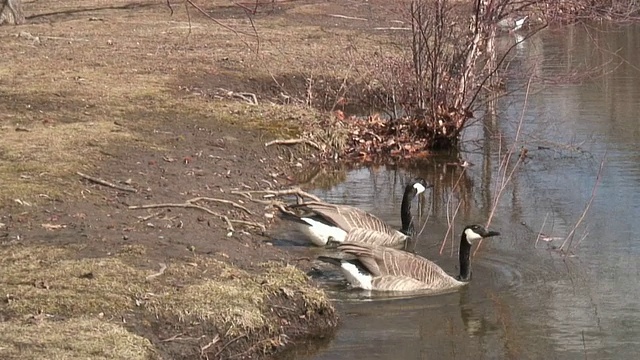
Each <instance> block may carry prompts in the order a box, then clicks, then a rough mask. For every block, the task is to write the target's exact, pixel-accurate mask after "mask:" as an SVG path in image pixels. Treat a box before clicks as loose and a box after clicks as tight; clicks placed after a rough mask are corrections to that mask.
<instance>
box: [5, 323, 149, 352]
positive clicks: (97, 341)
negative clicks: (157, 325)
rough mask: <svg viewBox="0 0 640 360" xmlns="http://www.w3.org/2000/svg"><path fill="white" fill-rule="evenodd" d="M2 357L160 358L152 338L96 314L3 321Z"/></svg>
mask: <svg viewBox="0 0 640 360" xmlns="http://www.w3.org/2000/svg"><path fill="white" fill-rule="evenodd" d="M0 344H1V345H0V357H2V358H3V359H5V360H13V359H15V360H18V359H20V360H40V359H65V360H72V359H73V360H75V359H78V360H80V359H100V360H108V359H114V360H115V359H118V360H119V359H131V360H150V359H158V358H159V357H158V356H157V355H156V353H155V351H154V349H153V346H152V345H151V343H150V342H149V340H147V339H145V338H143V337H141V336H138V335H135V334H133V333H131V332H129V331H127V330H126V329H125V328H123V327H122V326H119V325H116V324H113V323H109V322H107V321H103V320H99V319H96V318H76V319H69V320H64V321H41V322H37V323H34V322H24V323H23V322H20V321H7V322H0Z"/></svg>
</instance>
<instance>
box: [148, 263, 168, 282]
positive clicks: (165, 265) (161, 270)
mask: <svg viewBox="0 0 640 360" xmlns="http://www.w3.org/2000/svg"><path fill="white" fill-rule="evenodd" d="M166 270H167V264H165V263H160V270H158V272H157V273H153V274H151V275H148V276H147V277H146V279H147V280H153V279H154V278H157V277H158V276H160V275H162V274H164V272H165V271H166Z"/></svg>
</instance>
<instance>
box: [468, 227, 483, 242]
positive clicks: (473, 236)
mask: <svg viewBox="0 0 640 360" xmlns="http://www.w3.org/2000/svg"><path fill="white" fill-rule="evenodd" d="M464 235H465V236H466V237H467V241H468V242H469V243H470V244H471V243H472V242H474V241H476V240H480V239H482V236H480V235H479V234H478V233H477V232H475V231H473V230H471V229H467V230H465V231H464Z"/></svg>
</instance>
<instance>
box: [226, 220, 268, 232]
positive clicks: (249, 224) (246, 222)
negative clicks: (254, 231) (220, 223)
mask: <svg viewBox="0 0 640 360" xmlns="http://www.w3.org/2000/svg"><path fill="white" fill-rule="evenodd" d="M229 221H231V222H232V223H234V224H241V225H246V226H253V227H257V228H260V230H262V231H263V232H265V231H267V227H266V226H265V225H264V224H261V223H259V222H254V221H246V220H234V219H231V220H229Z"/></svg>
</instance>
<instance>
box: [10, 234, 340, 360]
mask: <svg viewBox="0 0 640 360" xmlns="http://www.w3.org/2000/svg"><path fill="white" fill-rule="evenodd" d="M138 252H140V249H136V251H135V252H133V253H132V252H130V251H125V252H124V254H123V255H120V256H118V257H111V258H93V259H74V258H73V257H74V253H75V251H74V250H73V249H60V248H55V247H49V246H11V247H7V248H3V249H0V267H1V268H2V269H3V271H2V272H1V273H0V288H2V289H3V292H4V294H6V298H7V300H6V301H7V302H6V305H5V306H3V307H0V313H1V314H4V315H6V316H9V317H10V318H11V320H10V322H9V323H4V324H3V323H0V325H1V326H4V327H5V328H6V329H9V328H11V327H19V324H20V323H21V320H19V319H25V318H34V317H36V318H38V317H43V318H44V319H45V320H47V319H48V318H55V319H60V318H62V319H68V320H66V322H70V324H71V325H69V326H76V327H77V328H76V329H75V330H76V331H83V330H87V329H89V328H91V327H94V328H100V327H102V328H105V331H107V333H108V334H112V336H113V337H116V336H123V337H124V338H123V341H122V343H121V345H120V347H119V348H117V349H116V350H114V351H130V352H131V354H132V355H131V356H132V357H120V358H137V357H135V356H137V355H135V354H137V353H139V354H143V353H145V354H146V345H145V344H146V343H141V342H140V341H139V340H140V339H139V338H138V337H136V336H134V335H132V334H127V333H126V331H124V330H122V331H120V330H117V329H116V328H117V327H118V326H116V325H110V324H105V323H103V322H101V321H98V320H87V319H98V318H104V319H121V318H123V317H126V316H136V314H140V310H143V312H146V313H147V314H148V315H149V316H148V318H159V319H163V320H164V321H174V320H177V322H178V323H184V324H191V323H194V322H200V323H202V322H204V323H205V324H207V326H208V327H209V328H210V329H212V330H214V329H217V330H218V332H219V333H220V334H221V336H225V337H235V336H242V335H246V334H254V333H266V334H267V335H268V336H278V335H279V334H280V326H281V322H280V321H281V318H280V317H279V316H277V315H276V314H274V313H273V311H272V309H271V308H270V305H269V303H270V300H272V299H273V298H276V297H282V296H284V297H286V298H291V299H293V298H299V299H300V301H301V303H300V304H299V306H300V308H301V309H304V310H301V311H303V313H302V314H298V313H294V314H292V316H295V317H296V318H297V317H298V316H307V315H308V316H309V317H311V316H313V315H314V314H316V313H318V312H320V313H322V312H323V311H330V312H333V307H332V305H331V304H330V302H329V300H328V299H327V298H326V296H325V294H324V292H322V291H321V290H319V289H317V288H316V287H315V286H313V285H312V284H311V283H310V281H309V279H308V278H307V276H306V275H305V274H303V273H302V272H301V271H300V270H298V269H296V268H295V267H293V266H290V265H284V264H281V263H275V262H268V263H264V264H262V265H260V266H261V267H262V269H261V271H260V272H259V275H255V274H252V273H249V272H246V271H244V270H241V269H238V268H237V267H234V266H233V265H230V264H227V263H224V262H220V261H217V260H214V259H210V258H204V257H195V258H193V259H192V260H190V261H176V262H175V263H172V264H169V265H168V268H167V270H166V271H165V272H163V273H162V274H161V275H158V276H157V277H155V278H153V279H148V275H151V274H153V273H154V271H151V270H143V269H140V268H138V267H135V266H133V265H130V264H128V263H130V262H134V261H136V260H138V261H139V259H137V257H136V253H138ZM176 284H180V286H176ZM47 321H48V320H47ZM45 324H46V325H45V327H44V328H43V329H44V332H45V333H46V334H47V335H44V337H43V338H42V339H41V340H39V341H30V340H29V339H31V338H33V339H35V338H36V337H37V336H38V335H37V334H34V333H32V331H34V330H37V329H38V328H35V327H30V326H27V327H24V329H22V330H21V331H20V332H19V333H16V334H13V335H11V336H16V337H15V338H10V339H8V340H7V343H9V344H10V343H13V342H20V341H19V339H23V340H25V341H27V343H28V346H33V347H34V348H37V347H38V346H39V344H42V343H50V344H51V346H52V347H54V348H56V349H57V347H56V346H58V345H56V344H58V343H59V344H62V343H63V338H62V337H63V336H64V337H66V340H64V341H65V342H67V343H68V344H69V346H67V347H66V348H64V349H60V351H63V350H65V351H69V353H68V355H64V356H63V355H60V357H59V358H67V356H68V357H70V358H74V356H76V355H77V356H81V354H83V351H84V353H94V352H95V350H94V348H95V347H98V346H99V345H100V343H98V339H97V338H96V336H95V335H92V334H84V333H83V334H81V335H80V336H79V337H76V338H69V337H68V336H67V335H68V333H67V332H62V333H60V334H59V335H60V336H61V337H60V338H56V333H57V332H56V329H57V326H62V325H60V324H62V323H49V322H46V323H45ZM49 330H50V331H51V333H47V331H49ZM37 331H38V333H39V332H40V331H41V330H37ZM6 336H9V335H6ZM76 340H77V341H76ZM110 340H112V339H110V338H106V339H103V341H104V342H103V343H101V344H102V346H103V348H101V349H102V350H101V351H102V352H105V351H107V349H105V348H104V346H107V344H109V341H110ZM127 344H128V345H130V346H133V347H135V349H133V348H132V349H126V345H127ZM0 349H2V346H0ZM12 349H14V347H10V348H9V351H14V350H15V349H14V350H12ZM98 353H100V352H98ZM0 354H1V352H0ZM9 354H11V352H10V353H9ZM104 356H105V357H104V358H109V357H108V355H106V354H105V355H104ZM114 356H115V355H114ZM140 356H142V355H140ZM3 358H4V357H3ZM34 358H35V357H34ZM53 358H56V357H55V356H54V357H53ZM113 358H118V357H113Z"/></svg>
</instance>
